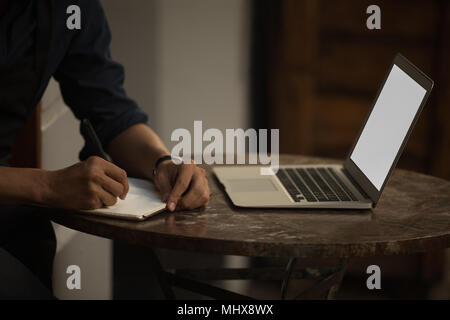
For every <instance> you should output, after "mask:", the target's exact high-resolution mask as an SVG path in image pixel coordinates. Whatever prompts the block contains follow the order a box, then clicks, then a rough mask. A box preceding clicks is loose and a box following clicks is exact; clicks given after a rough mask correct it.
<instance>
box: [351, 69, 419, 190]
mask: <svg viewBox="0 0 450 320" xmlns="http://www.w3.org/2000/svg"><path fill="white" fill-rule="evenodd" d="M425 94H426V90H425V89H424V88H423V87H422V86H421V85H420V84H418V83H417V82H416V81H414V80H413V79H412V78H411V77H410V76H408V74H406V73H405V72H404V71H403V70H401V69H400V68H399V67H397V66H396V65H395V64H394V66H393V67H392V70H391V72H390V74H389V76H388V78H387V80H386V83H385V85H384V87H383V89H382V91H381V93H380V95H379V97H378V100H377V102H376V103H375V107H374V108H373V110H372V112H371V113H370V116H369V119H368V120H367V123H366V125H365V127H364V129H363V131H362V133H361V136H360V137H359V139H358V142H357V143H356V146H355V148H354V150H353V152H352V154H351V155H350V159H351V160H352V161H353V162H354V163H355V164H356V165H357V166H358V168H359V169H360V170H361V171H362V172H363V173H364V174H365V175H366V177H367V178H368V179H369V181H370V182H371V183H372V184H373V185H374V186H375V187H376V188H377V189H378V190H380V189H381V187H382V185H383V183H384V180H385V179H386V176H387V175H388V173H389V169H390V168H391V166H392V163H393V162H394V160H395V157H396V156H397V153H398V151H399V149H400V147H401V145H402V142H403V140H404V139H405V137H406V134H407V133H408V130H409V127H410V126H411V124H412V122H413V120H414V117H415V115H416V113H417V111H418V109H419V107H420V105H421V103H422V101H423V98H424V97H425Z"/></svg>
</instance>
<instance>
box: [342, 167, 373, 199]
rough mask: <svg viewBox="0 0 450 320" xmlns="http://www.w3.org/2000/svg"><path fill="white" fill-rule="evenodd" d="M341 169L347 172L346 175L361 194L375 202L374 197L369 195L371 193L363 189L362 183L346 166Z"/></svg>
mask: <svg viewBox="0 0 450 320" xmlns="http://www.w3.org/2000/svg"><path fill="white" fill-rule="evenodd" d="M341 170H342V172H343V173H344V174H345V176H346V177H347V179H348V180H350V182H351V183H352V184H353V185H354V186H355V188H356V189H357V190H358V192H359V193H361V195H362V196H363V197H364V198H366V199H369V200H370V201H372V203H373V200H372V199H371V198H370V197H369V195H368V194H367V193H366V192H365V191H364V189H363V188H362V187H361V185H360V184H359V183H358V182H357V181H356V179H355V178H353V177H352V175H351V174H350V172H348V170H347V169H345V168H342V169H341Z"/></svg>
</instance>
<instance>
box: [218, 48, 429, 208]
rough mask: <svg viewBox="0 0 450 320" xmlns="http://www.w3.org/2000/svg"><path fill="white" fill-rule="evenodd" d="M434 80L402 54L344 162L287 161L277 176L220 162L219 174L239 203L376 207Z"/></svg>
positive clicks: (244, 205) (247, 167) (256, 167)
mask: <svg viewBox="0 0 450 320" xmlns="http://www.w3.org/2000/svg"><path fill="white" fill-rule="evenodd" d="M433 85H434V83H433V81H432V80H431V79H430V78H429V77H427V76H426V75H425V74H424V73H423V72H421V71H420V70H419V69H418V68H417V67H415V66H414V65H413V64H412V63H411V62H410V61H408V60H407V59H406V58H405V57H403V56H402V55H401V54H398V55H397V56H396V57H395V58H394V61H393V63H392V64H391V66H390V68H389V72H388V74H387V76H386V78H385V80H384V82H383V85H382V86H381V88H380V90H379V92H378V93H377V96H376V98H375V101H374V102H373V106H372V109H371V111H370V113H369V115H368V116H367V119H366V121H365V123H364V125H363V127H362V129H361V131H360V133H359V136H358V138H357V139H356V141H355V143H354V145H353V147H352V148H351V151H350V152H349V154H348V156H347V158H346V160H345V161H344V164H343V165H326V164H322V165H283V166H279V168H278V170H276V169H271V170H272V173H273V174H271V175H261V170H260V169H261V166H217V167H214V168H213V171H214V174H215V175H216V177H217V178H218V180H219V181H220V182H221V183H222V184H223V186H224V188H225V191H226V192H227V194H228V196H229V197H230V199H231V201H232V202H233V204H234V205H236V206H239V207H253V208H333V209H369V208H374V207H375V206H376V205H377V203H378V200H379V199H380V196H381V193H382V192H383V188H384V186H385V185H386V182H387V181H388V179H389V176H390V174H391V173H392V170H393V169H394V167H395V165H396V163H397V161H398V159H399V158H400V155H401V153H402V150H403V148H404V146H405V144H406V142H407V140H408V137H409V135H410V134H411V131H412V128H413V127H414V124H415V123H416V121H417V119H418V117H419V114H420V112H421V110H422V108H423V107H424V105H425V104H426V101H427V99H428V97H429V95H430V93H431V90H432V88H433Z"/></svg>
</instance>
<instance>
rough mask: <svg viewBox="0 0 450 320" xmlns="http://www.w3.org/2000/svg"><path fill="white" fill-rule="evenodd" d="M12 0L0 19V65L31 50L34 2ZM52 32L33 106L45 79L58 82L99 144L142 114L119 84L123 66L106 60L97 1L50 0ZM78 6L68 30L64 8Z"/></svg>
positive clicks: (106, 36)
mask: <svg viewBox="0 0 450 320" xmlns="http://www.w3.org/2000/svg"><path fill="white" fill-rule="evenodd" d="M37 1H40V0H12V1H10V6H9V8H8V11H7V12H6V14H5V15H4V16H3V17H1V18H0V65H5V64H9V63H15V62H17V61H18V60H19V59H21V57H23V56H25V55H26V54H28V53H29V52H30V50H33V47H34V45H35V44H34V41H35V34H36V28H37V17H36V10H35V6H36V2H37ZM50 2H51V7H52V9H51V10H52V12H51V16H52V37H51V44H50V50H49V53H48V60H47V64H46V67H45V71H44V74H43V77H42V80H41V85H40V88H39V90H38V92H36V95H35V101H34V104H33V106H36V105H37V104H38V102H39V100H40V99H41V97H42V95H43V93H44V91H45V89H46V87H47V85H48V82H49V80H50V78H51V77H52V76H53V77H54V78H55V79H56V80H57V81H58V82H59V84H60V87H61V92H62V95H63V98H64V101H65V102H66V104H67V105H68V106H69V107H70V108H71V109H72V111H73V113H74V114H75V116H76V117H77V118H78V119H83V118H88V119H89V120H90V121H91V123H92V125H93V126H94V129H95V130H96V132H97V134H98V136H99V138H100V140H101V142H102V144H103V146H105V147H107V146H108V144H109V142H110V141H111V140H112V139H114V138H115V137H116V136H117V135H119V134H120V133H121V132H123V131H124V130H126V129H127V128H129V127H130V126H132V125H134V124H138V123H146V122H147V115H146V114H145V113H144V112H143V111H142V110H141V109H140V108H139V107H138V106H137V105H136V103H135V102H134V101H133V100H131V99H130V98H128V97H127V95H126V93H125V91H124V89H123V81H124V70H123V67H122V66H121V65H120V64H118V63H117V62H114V61H113V60H112V59H111V55H110V50H109V45H110V42H111V33H110V30H109V27H108V24H107V21H106V18H105V14H104V12H103V9H102V7H101V5H100V3H99V1H98V0H50ZM70 5H78V6H79V7H80V9H81V29H80V30H69V29H68V28H67V26H66V20H67V18H68V17H69V14H67V13H66V10H67V7H68V6H70Z"/></svg>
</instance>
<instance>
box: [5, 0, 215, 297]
mask: <svg viewBox="0 0 450 320" xmlns="http://www.w3.org/2000/svg"><path fill="white" fill-rule="evenodd" d="M70 5H78V6H79V7H80V9H81V14H82V25H81V29H79V30H69V29H68V28H67V26H66V19H67V18H68V15H67V14H66V10H67V7H68V6H70ZM0 17H1V18H0V164H1V166H0V282H2V281H6V282H7V281H8V279H9V288H11V287H14V290H16V291H14V290H12V289H5V288H8V286H5V285H4V283H0V297H1V296H2V294H3V296H6V297H8V294H10V295H12V297H15V296H18V297H20V296H21V294H23V296H25V297H27V296H29V295H31V297H34V296H39V297H46V293H45V288H44V287H43V286H42V287H39V286H40V285H39V284H38V283H39V282H38V281H35V279H34V280H33V279H32V278H33V276H34V275H36V276H37V277H38V278H39V279H40V280H41V282H42V283H43V284H44V285H45V286H46V287H47V288H50V287H51V281H50V279H51V278H50V273H51V265H52V261H53V257H54V251H55V244H54V234H53V229H52V227H51V225H50V223H49V222H48V221H46V220H42V219H41V218H38V216H37V215H36V211H37V209H34V208H32V207H25V206H24V205H30V204H35V205H40V206H48V207H56V208H67V209H96V208H100V207H102V206H110V205H113V204H115V203H116V201H117V199H118V198H122V199H123V198H125V197H126V195H127V191H128V182H127V175H130V176H135V177H141V178H146V179H149V180H152V181H154V183H155V185H156V186H157V187H158V189H159V191H160V193H161V197H162V199H163V201H165V202H166V203H167V208H168V210H170V211H174V210H177V209H194V208H197V207H201V206H204V205H206V204H207V202H208V199H209V188H208V182H207V179H206V177H205V172H204V170H203V169H201V168H199V167H197V166H196V165H195V164H181V165H175V164H174V163H173V162H172V161H170V157H168V155H170V153H169V151H168V150H167V148H166V147H165V146H164V144H163V143H162V141H161V139H160V138H159V137H158V136H157V135H156V134H155V133H154V132H153V131H152V130H151V129H150V128H149V127H148V126H147V125H146V122H147V116H146V115H145V114H144V113H143V111H142V110H141V109H139V107H138V106H137V105H136V104H135V103H134V102H133V101H132V100H130V99H129V98H128V97H127V96H126V94H125V92H124V90H123V88H122V83H123V79H124V72H123V69H122V67H121V66H120V65H119V64H117V63H115V62H113V61H112V60H111V58H110V53H109V43H110V39H111V35H110V32H109V29H108V25H107V21H106V18H105V16H104V13H103V10H102V7H101V5H100V3H99V1H98V0H78V1H77V0H13V1H12V0H0ZM52 76H53V77H54V78H55V79H56V80H57V81H58V82H59V83H60V87H61V92H62V94H63V98H64V100H65V102H66V103H67V104H68V105H69V107H70V108H71V109H72V111H73V112H74V114H75V116H76V117H77V118H78V119H84V118H87V119H89V120H90V122H91V123H92V125H93V127H94V129H95V131H96V132H97V135H98V136H99V139H100V141H101V143H102V145H103V147H104V148H105V150H106V151H107V153H109V155H110V156H111V157H112V159H113V160H114V163H115V164H112V163H110V162H107V161H105V160H103V159H101V158H98V157H88V156H89V149H88V148H87V147H85V148H84V149H83V150H82V152H81V153H80V157H81V158H82V159H85V158H87V160H85V161H82V162H80V163H77V164H75V165H73V166H71V167H68V168H65V169H62V170H58V171H45V170H41V169H26V168H25V169H23V168H20V169H19V168H10V167H8V166H7V165H8V159H9V157H10V155H11V145H12V141H13V139H14V137H15V135H16V133H17V131H18V130H19V129H20V128H21V127H22V126H23V125H24V123H25V122H26V119H27V117H28V116H29V115H30V114H31V113H32V112H33V109H34V107H35V106H36V105H37V104H38V101H39V100H40V98H41V96H42V94H43V92H44V90H45V88H46V87H47V84H48V82H49V79H50V77H52ZM155 167H156V168H155ZM153 169H155V172H156V175H155V176H153ZM22 269H23V270H22ZM27 270H31V271H32V274H27ZM11 272H16V275H10V273H11ZM17 273H19V274H17ZM14 279H15V280H14ZM17 279H21V280H20V281H19V280H17ZM27 279H28V280H27ZM21 285H22V286H25V289H24V290H23V291H20V289H17V286H19V287H20V286H21ZM27 285H28V286H29V288H26V286H27ZM2 288H3V289H2ZM8 290H9V291H8ZM17 290H18V291H17ZM27 290H28V291H27ZM13 291H14V292H15V293H14V294H12V293H11V292H13ZM24 292H28V293H27V294H24Z"/></svg>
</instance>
